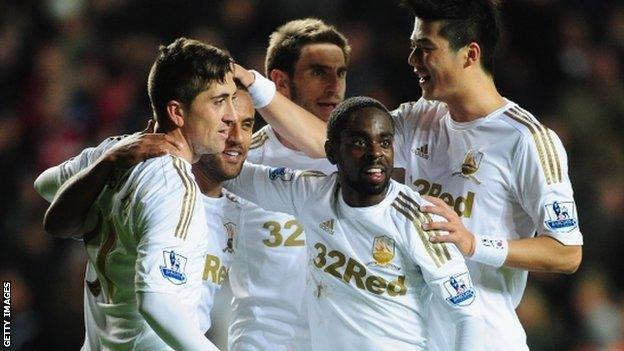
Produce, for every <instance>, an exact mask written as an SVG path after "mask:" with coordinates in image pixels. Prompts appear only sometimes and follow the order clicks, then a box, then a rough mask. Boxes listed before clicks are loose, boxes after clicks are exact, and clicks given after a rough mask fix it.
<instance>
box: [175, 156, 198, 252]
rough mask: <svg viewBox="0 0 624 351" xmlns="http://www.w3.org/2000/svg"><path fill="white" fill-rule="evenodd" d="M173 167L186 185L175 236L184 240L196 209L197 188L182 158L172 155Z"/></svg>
mask: <svg viewBox="0 0 624 351" xmlns="http://www.w3.org/2000/svg"><path fill="white" fill-rule="evenodd" d="M172 163H173V167H174V168H175V169H176V171H177V172H178V175H179V176H180V178H181V179H182V184H183V185H184V190H185V191H184V199H183V200H182V211H181V213H180V220H179V221H178V225H177V226H176V230H175V234H174V236H175V237H176V238H180V239H182V240H186V236H187V234H188V228H189V226H190V225H191V218H192V217H193V211H194V210H195V199H196V196H197V190H196V189H195V188H196V187H195V184H194V183H193V180H192V179H191V178H190V177H189V175H188V174H187V173H186V169H185V168H184V164H183V163H182V160H181V159H179V158H177V157H172Z"/></svg>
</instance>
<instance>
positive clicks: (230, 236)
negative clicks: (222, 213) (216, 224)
mask: <svg viewBox="0 0 624 351" xmlns="http://www.w3.org/2000/svg"><path fill="white" fill-rule="evenodd" d="M223 227H224V228H225V232H226V233H227V244H226V245H225V247H224V248H223V252H228V253H234V236H235V235H236V223H234V222H227V223H223Z"/></svg>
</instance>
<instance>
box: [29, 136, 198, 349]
mask: <svg viewBox="0 0 624 351" xmlns="http://www.w3.org/2000/svg"><path fill="white" fill-rule="evenodd" d="M122 138H123V137H112V138H108V139H106V140H105V141H104V142H102V143H101V144H100V145H98V146H97V147H95V148H88V149H85V150H83V151H82V152H81V153H80V154H79V155H78V156H76V157H74V158H72V159H70V160H68V161H67V162H65V163H63V164H61V165H59V166H57V167H56V169H55V170H54V178H55V182H56V184H53V186H52V187H54V188H55V189H38V190H40V192H42V195H44V197H46V198H50V199H51V198H52V197H53V194H54V193H55V192H56V190H57V189H58V187H60V185H62V184H63V183H64V182H65V181H67V180H68V179H69V178H70V177H72V176H73V175H75V174H76V173H78V172H79V171H81V170H82V169H84V168H86V167H87V166H89V165H90V164H92V163H93V162H95V161H96V160H97V159H98V158H99V157H100V156H101V155H102V154H103V153H104V152H105V151H106V150H108V149H109V148H110V147H112V146H113V145H114V144H115V143H117V142H118V141H119V140H121V139H122ZM52 183H54V182H51V183H50V184H52ZM198 194H200V193H199V188H198V187H197V185H196V184H195V181H194V178H193V175H192V173H191V167H190V164H188V162H186V161H184V160H182V159H180V158H177V157H172V156H163V157H159V158H155V159H150V160H148V161H146V162H143V163H141V164H139V165H137V166H136V167H134V168H132V169H130V170H129V171H126V172H124V173H118V174H115V176H114V177H113V179H111V181H110V182H109V184H107V186H106V187H105V188H104V190H103V191H102V193H101V194H100V196H99V197H98V200H97V201H96V203H95V204H94V209H93V210H92V213H91V215H92V217H93V218H96V219H95V221H96V222H97V225H96V227H95V229H93V231H91V232H90V233H87V234H85V235H84V238H83V241H84V243H85V246H86V251H87V256H88V259H89V262H88V266H87V273H86V282H85V284H86V285H85V306H84V308H85V329H86V333H85V334H86V337H85V343H84V345H83V349H85V350H89V349H124V350H125V349H158V350H160V349H170V348H169V347H168V346H167V345H166V344H165V343H164V342H163V341H162V340H161V339H160V338H159V337H158V336H157V335H156V333H155V332H154V331H153V330H152V329H151V328H150V327H149V325H148V324H147V323H146V321H145V320H144V319H143V318H142V316H141V315H140V313H139V312H138V308H137V303H136V292H137V291H143V292H163V293H171V294H175V295H176V296H178V297H179V299H180V300H181V301H182V303H183V305H184V306H185V308H188V309H189V311H190V312H189V313H188V315H190V316H192V318H194V319H195V320H197V306H198V304H199V300H200V294H201V289H200V287H201V276H202V270H203V267H204V258H205V253H206V247H207V240H208V237H207V236H206V220H205V215H204V213H203V205H202V203H201V197H200V196H198ZM96 278H97V279H96ZM196 322H197V325H198V328H199V321H196Z"/></svg>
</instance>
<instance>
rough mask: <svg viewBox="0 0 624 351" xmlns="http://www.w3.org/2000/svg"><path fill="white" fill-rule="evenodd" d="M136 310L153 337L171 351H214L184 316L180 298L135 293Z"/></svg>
mask: <svg viewBox="0 0 624 351" xmlns="http://www.w3.org/2000/svg"><path fill="white" fill-rule="evenodd" d="M137 300H138V304H139V311H140V313H141V315H142V316H143V317H144V318H145V320H146V321H147V323H148V324H149V325H150V327H152V329H154V331H155V332H156V334H158V336H159V337H160V338H161V339H162V340H163V341H164V342H166V343H167V345H169V346H171V347H172V348H173V349H174V350H189V351H194V350H201V351H205V350H210V351H212V350H215V351H217V350H218V349H217V347H216V346H215V345H214V344H212V343H211V342H210V341H209V340H208V339H206V337H205V336H204V335H203V334H202V332H201V331H200V330H199V325H194V324H193V323H192V322H191V318H189V316H188V315H187V313H185V307H184V306H182V305H181V304H180V302H179V299H178V298H177V297H176V296H174V295H170V294H163V293H145V292H139V293H138V294H137Z"/></svg>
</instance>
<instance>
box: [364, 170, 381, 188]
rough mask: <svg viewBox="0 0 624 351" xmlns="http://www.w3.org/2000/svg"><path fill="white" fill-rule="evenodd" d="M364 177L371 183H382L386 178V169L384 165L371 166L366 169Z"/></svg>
mask: <svg viewBox="0 0 624 351" xmlns="http://www.w3.org/2000/svg"><path fill="white" fill-rule="evenodd" d="M364 177H365V178H366V179H367V180H368V181H370V182H371V183H376V184H380V183H383V181H384V180H385V178H386V171H385V170H384V169H383V168H382V167H369V168H367V169H366V170H365V171H364Z"/></svg>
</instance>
